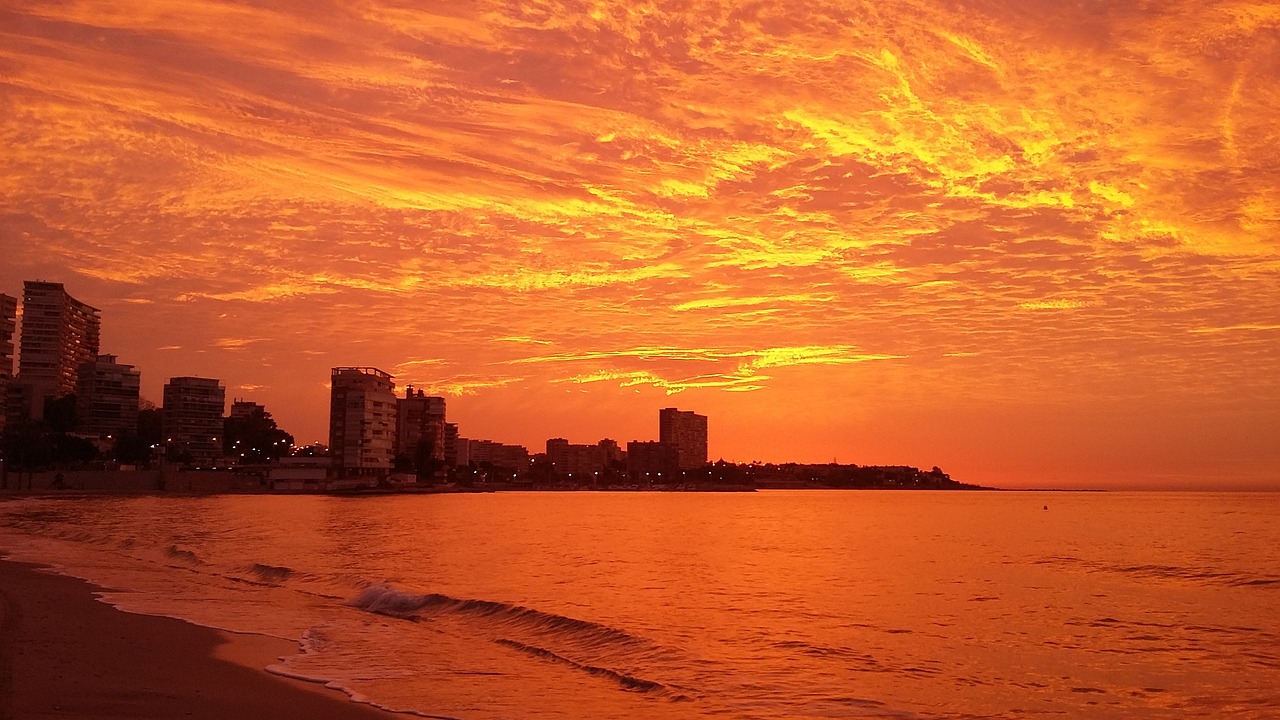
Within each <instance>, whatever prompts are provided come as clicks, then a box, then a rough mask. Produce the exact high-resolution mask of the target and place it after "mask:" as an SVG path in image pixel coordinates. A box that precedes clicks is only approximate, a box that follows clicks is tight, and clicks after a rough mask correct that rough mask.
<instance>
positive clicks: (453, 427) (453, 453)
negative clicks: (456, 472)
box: [444, 422, 466, 468]
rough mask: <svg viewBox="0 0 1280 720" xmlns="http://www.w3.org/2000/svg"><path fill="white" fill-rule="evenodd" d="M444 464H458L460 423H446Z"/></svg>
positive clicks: (448, 466)
mask: <svg viewBox="0 0 1280 720" xmlns="http://www.w3.org/2000/svg"><path fill="white" fill-rule="evenodd" d="M463 464H464V465H465V464H466V463H463ZM444 465H445V467H446V468H451V467H457V466H458V423H451V422H447V423H445V424H444Z"/></svg>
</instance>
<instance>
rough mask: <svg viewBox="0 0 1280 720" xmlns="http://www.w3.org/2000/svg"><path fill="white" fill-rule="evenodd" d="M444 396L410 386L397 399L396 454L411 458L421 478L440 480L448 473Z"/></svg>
mask: <svg viewBox="0 0 1280 720" xmlns="http://www.w3.org/2000/svg"><path fill="white" fill-rule="evenodd" d="M444 407H445V406H444V398H442V397H436V396H433V395H427V394H426V393H425V392H423V391H421V390H417V391H415V390H414V389H413V386H412V385H411V386H409V387H408V388H407V389H406V390H405V395H404V397H403V398H400V399H399V400H397V401H396V446H395V454H396V456H397V457H399V456H408V457H411V458H413V462H414V464H415V466H416V468H417V471H418V478H419V480H422V479H423V478H425V477H427V476H428V475H430V476H434V477H435V478H436V479H439V480H443V479H444V477H445V476H446V475H447V474H448V469H447V468H446V467H445V459H444V450H445V439H444V426H445V422H444Z"/></svg>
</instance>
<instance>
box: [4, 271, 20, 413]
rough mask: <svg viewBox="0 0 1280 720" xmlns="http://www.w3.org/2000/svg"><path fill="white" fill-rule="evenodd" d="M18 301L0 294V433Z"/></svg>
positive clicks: (11, 365)
mask: <svg viewBox="0 0 1280 720" xmlns="http://www.w3.org/2000/svg"><path fill="white" fill-rule="evenodd" d="M17 318H18V299H17V298H15V297H11V296H9V295H2V294H0V432H4V423H5V412H4V411H5V408H6V407H7V404H8V397H9V381H10V380H11V379H12V378H13V333H14V331H15V330H16V329H17Z"/></svg>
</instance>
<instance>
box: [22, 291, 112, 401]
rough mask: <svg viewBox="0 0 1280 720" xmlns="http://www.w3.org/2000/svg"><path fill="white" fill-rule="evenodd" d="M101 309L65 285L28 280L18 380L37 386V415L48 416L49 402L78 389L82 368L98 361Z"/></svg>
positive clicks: (35, 389)
mask: <svg viewBox="0 0 1280 720" xmlns="http://www.w3.org/2000/svg"><path fill="white" fill-rule="evenodd" d="M98 313H99V311H98V309H97V308H94V307H90V306H88V305H86V304H84V303H82V302H80V301H79V300H76V299H75V298H73V297H71V296H70V295H68V294H67V291H66V289H64V288H63V286H62V283H49V282H38V281H31V280H28V281H27V282H26V283H25V284H24V286H23V296H22V344H21V347H20V348H19V350H20V351H21V352H20V354H19V356H18V379H19V380H20V381H22V382H23V383H24V384H26V385H28V386H30V387H31V388H32V394H33V396H34V402H33V403H32V406H31V414H32V417H34V418H35V419H37V420H38V419H41V418H43V417H44V401H45V400H48V399H51V398H60V397H64V396H67V395H71V394H73V393H75V391H76V380H77V373H78V371H79V369H80V366H81V365H83V364H85V363H87V362H93V361H94V360H95V359H97V357H98V334H99V330H100V327H101V318H100V317H99V315H98Z"/></svg>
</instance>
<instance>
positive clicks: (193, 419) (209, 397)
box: [162, 377, 227, 467]
mask: <svg viewBox="0 0 1280 720" xmlns="http://www.w3.org/2000/svg"><path fill="white" fill-rule="evenodd" d="M226 403H227V391H226V388H224V387H223V386H222V383H221V382H220V381H218V380H214V379H212V378H201V377H175V378H169V382H168V384H166V385H165V386H164V407H163V408H162V412H163V415H162V417H163V423H164V439H165V450H166V455H167V457H168V458H169V459H170V461H172V462H176V463H178V464H180V465H185V466H191V467H214V466H216V465H217V463H218V460H219V458H221V457H222V426H223V413H224V412H225V411H226Z"/></svg>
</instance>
